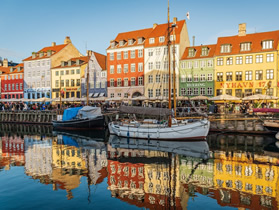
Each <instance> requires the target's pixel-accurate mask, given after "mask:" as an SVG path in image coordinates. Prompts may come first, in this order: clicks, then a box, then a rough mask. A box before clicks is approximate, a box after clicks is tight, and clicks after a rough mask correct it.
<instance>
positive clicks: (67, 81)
mask: <svg viewBox="0 0 279 210" xmlns="http://www.w3.org/2000/svg"><path fill="white" fill-rule="evenodd" d="M69 86H70V81H69V80H68V79H66V87H69Z"/></svg>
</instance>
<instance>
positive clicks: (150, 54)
mask: <svg viewBox="0 0 279 210" xmlns="http://www.w3.org/2000/svg"><path fill="white" fill-rule="evenodd" d="M148 56H150V57H151V56H153V50H152V49H149V50H148Z"/></svg>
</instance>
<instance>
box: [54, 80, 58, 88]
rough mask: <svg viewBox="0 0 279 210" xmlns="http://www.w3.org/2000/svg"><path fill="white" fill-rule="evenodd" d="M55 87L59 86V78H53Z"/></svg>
mask: <svg viewBox="0 0 279 210" xmlns="http://www.w3.org/2000/svg"><path fill="white" fill-rule="evenodd" d="M55 87H57V88H58V87H59V80H55Z"/></svg>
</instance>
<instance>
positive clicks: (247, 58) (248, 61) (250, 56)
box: [245, 55, 253, 64]
mask: <svg viewBox="0 0 279 210" xmlns="http://www.w3.org/2000/svg"><path fill="white" fill-rule="evenodd" d="M245 58H246V62H245V63H246V64H251V63H253V56H252V55H247V56H246V57H245Z"/></svg>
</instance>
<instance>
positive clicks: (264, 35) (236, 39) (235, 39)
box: [215, 31, 279, 56]
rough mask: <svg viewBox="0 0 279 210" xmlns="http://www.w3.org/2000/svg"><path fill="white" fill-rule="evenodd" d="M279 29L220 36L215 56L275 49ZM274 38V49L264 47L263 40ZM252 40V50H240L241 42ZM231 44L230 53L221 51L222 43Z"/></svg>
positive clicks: (278, 37)
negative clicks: (244, 34) (242, 34)
mask: <svg viewBox="0 0 279 210" xmlns="http://www.w3.org/2000/svg"><path fill="white" fill-rule="evenodd" d="M278 39H279V31H269V32H261V33H254V34H246V36H238V35H236V36H229V37H219V38H218V41H217V46H216V50H215V56H221V55H233V54H247V53H256V52H266V51H274V50H276V49H277V47H278ZM265 40H273V41H274V43H273V49H266V50H263V49H262V41H265ZM244 42H251V50H250V51H240V43H244ZM223 44H230V45H231V46H232V48H231V52H230V53H221V45H223Z"/></svg>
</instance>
